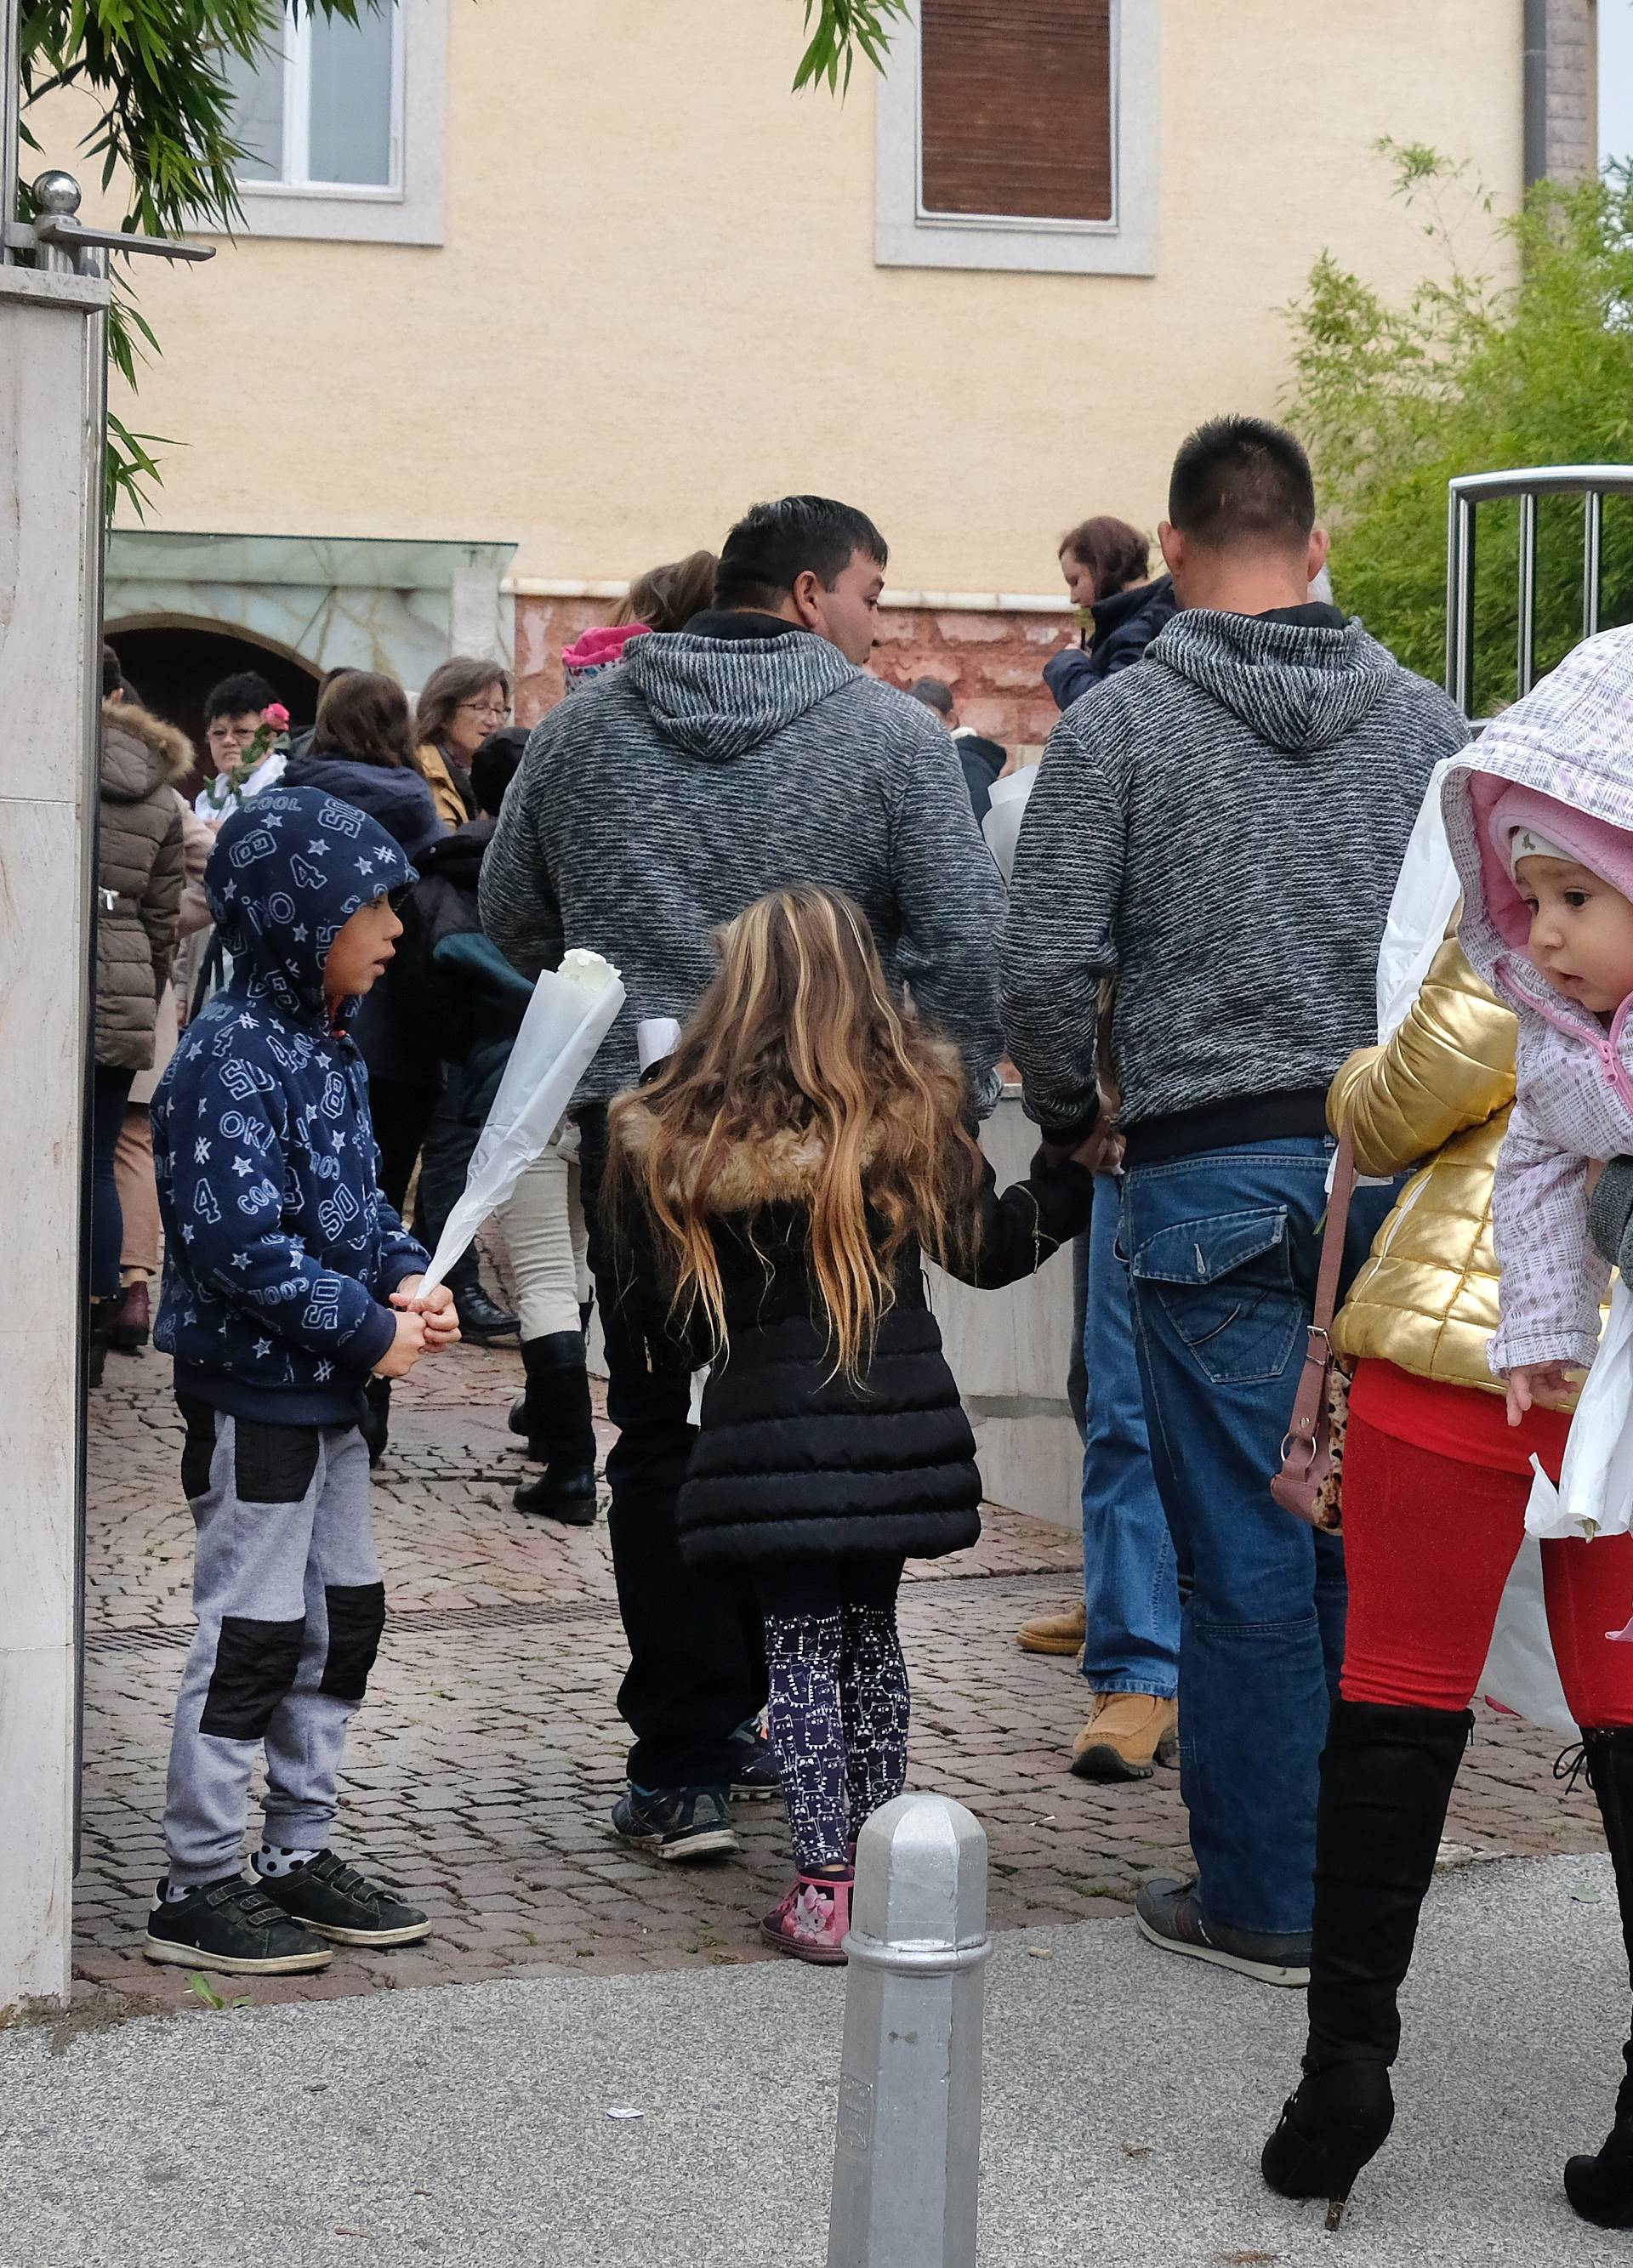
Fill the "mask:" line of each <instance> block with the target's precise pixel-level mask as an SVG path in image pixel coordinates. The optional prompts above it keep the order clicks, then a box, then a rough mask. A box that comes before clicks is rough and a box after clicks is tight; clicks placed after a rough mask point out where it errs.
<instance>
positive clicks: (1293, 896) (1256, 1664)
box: [1004, 417, 1466, 1985]
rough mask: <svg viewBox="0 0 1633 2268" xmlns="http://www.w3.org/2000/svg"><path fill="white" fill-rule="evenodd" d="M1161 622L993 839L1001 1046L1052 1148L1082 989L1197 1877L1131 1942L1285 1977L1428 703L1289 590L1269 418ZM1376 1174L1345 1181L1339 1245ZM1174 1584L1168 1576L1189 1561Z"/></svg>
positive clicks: (1306, 489)
mask: <svg viewBox="0 0 1633 2268" xmlns="http://www.w3.org/2000/svg"><path fill="white" fill-rule="evenodd" d="M1161 541H1162V547H1163V554H1164V558H1165V559H1166V561H1167V563H1168V566H1169V569H1170V571H1171V573H1172V575H1173V578H1174V588H1175V592H1176V594H1177V596H1178V598H1179V606H1180V609H1181V611H1180V612H1179V614H1178V615H1176V616H1175V617H1174V619H1173V621H1172V622H1171V623H1170V624H1169V625H1168V627H1167V629H1166V630H1164V631H1163V633H1162V635H1161V637H1158V638H1157V639H1156V641H1155V642H1154V643H1153V644H1151V645H1150V647H1149V649H1148V650H1147V652H1146V655H1145V659H1144V662H1143V664H1142V666H1141V667H1140V668H1138V669H1130V670H1126V671H1124V672H1123V673H1122V674H1120V675H1119V676H1117V677H1115V678H1113V679H1112V681H1111V682H1110V683H1108V684H1106V685H1105V686H1103V687H1102V688H1101V689H1100V690H1099V691H1098V692H1097V694H1096V695H1095V696H1094V698H1093V699H1092V700H1091V701H1086V702H1081V703H1078V704H1077V705H1076V706H1075V707H1074V708H1072V709H1069V710H1068V711H1067V712H1066V714H1065V715H1064V716H1063V717H1062V718H1061V719H1060V723H1059V724H1058V725H1056V726H1055V728H1054V731H1053V734H1052V735H1051V737H1050V741H1049V746H1048V749H1047V752H1046V755H1045V758H1044V762H1043V767H1042V770H1041V772H1040V774H1039V777H1038V785H1037V788H1036V790H1035V792H1034V793H1033V795H1032V798H1031V803H1030V805H1029V806H1028V809H1027V813H1026V816H1025V819H1024V821H1023V825H1022V828H1021V836H1020V842H1019V844H1018V846H1017V849H1016V860H1015V872H1014V877H1013V881H1012V885H1011V895H1010V909H1009V930H1008V934H1007V937H1006V941H1005V954H1004V961H1005V966H1004V1002H1005V1010H1006V1015H1007V1030H1008V1036H1009V1045H1010V1049H1011V1052H1012V1053H1013V1055H1014V1057H1015V1059H1016V1063H1017V1064H1019V1066H1020V1069H1021V1073H1022V1078H1023V1083H1024V1087H1025V1092H1026V1097H1027V1103H1028V1107H1029V1108H1030V1109H1031V1113H1032V1115H1033V1116H1034V1117H1036V1118H1037V1119H1038V1121H1039V1122H1040V1123H1042V1124H1043V1126H1044V1127H1045V1128H1046V1130H1048V1131H1049V1133H1050V1135H1051V1138H1053V1139H1060V1138H1064V1137H1063V1134H1062V1130H1068V1129H1069V1130H1070V1138H1074V1139H1075V1138H1080V1137H1081V1135H1082V1133H1083V1130H1085V1129H1086V1128H1087V1127H1088V1126H1089V1125H1090V1124H1091V1123H1093V1121H1094V1119H1095V1117H1096V1116H1097V1108H1098V1105H1097V1054H1096V1028H1097V1005H1098V1000H1099V993H1100V987H1101V984H1102V983H1103V982H1104V981H1105V979H1107V978H1110V979H1112V980H1113V981H1114V983H1115V988H1116V990H1115V997H1114V1005H1113V1009H1112V1070H1113V1072H1114V1074H1115V1078H1116V1082H1117V1086H1118V1087H1119V1091H1120V1094H1121V1098H1122V1101H1121V1111H1120V1124H1121V1127H1122V1130H1123V1133H1124V1136H1125V1138H1126V1142H1127V1153H1126V1174H1125V1180H1124V1187H1123V1198H1122V1214H1121V1225H1120V1233H1119V1240H1118V1242H1119V1249H1120V1251H1121V1252H1122V1253H1123V1254H1124V1255H1126V1256H1127V1266H1128V1269H1129V1273H1130V1279H1131V1289H1132V1292H1133V1300H1134V1336H1135V1344H1136V1353H1137V1357H1138V1361H1139V1367H1140V1373H1141V1387H1142V1398H1143V1401H1144V1403H1145V1410H1146V1418H1147V1421H1148V1425H1149V1433H1150V1442H1151V1454H1152V1456H1153V1459H1154V1462H1155V1464H1156V1476H1157V1483H1158V1486H1159V1488H1160V1491H1161V1493H1162V1498H1163V1504H1164V1511H1165V1512H1166V1513H1167V1517H1168V1523H1169V1526H1170V1528H1171V1531H1172V1534H1173V1538H1174V1543H1175V1545H1176V1547H1177V1550H1178V1553H1179V1567H1180V1572H1181V1578H1182V1587H1183V1588H1185V1589H1186V1590H1187V1591H1188V1596H1187V1597H1186V1603H1185V1607H1184V1613H1183V1617H1182V1630H1181V1639H1180V1666H1179V1687H1180V1694H1181V1719H1180V1762H1181V1771H1182V1775H1183V1782H1182V1784H1183V1788H1184V1793H1185V1797H1186V1804H1187V1806H1188V1808H1189V1811H1190V1822H1191V1841H1192V1847H1193V1852H1194V1853H1195V1857H1196V1861H1197V1870H1198V1879H1197V1880H1196V1881H1195V1882H1193V1883H1179V1882H1172V1881H1170V1882H1153V1883H1148V1884H1147V1885H1146V1886H1145V1888H1144V1889H1143V1890H1142V1893H1141V1896H1140V1902H1139V1916H1140V1923H1141V1926H1142V1929H1143V1930H1144V1932H1145V1933H1146V1935H1147V1936H1148V1937H1149V1938H1150V1939H1151V1940H1153V1941H1154V1942H1156V1944H1159V1945H1162V1946H1164V1947H1165V1948H1169V1949H1171V1950H1172V1951H1175V1952H1179V1953H1186V1954H1191V1955H1195V1956H1197V1957H1199V1958H1201V1959H1203V1960H1208V1961H1213V1962H1219V1963H1221V1964H1223V1965H1224V1966H1226V1967H1230V1968H1234V1969H1238V1970H1242V1971H1243V1972H1244V1973H1245V1974H1247V1975H1249V1976H1252V1977H1260V1978H1261V1979H1264V1980H1265V1981H1267V1982H1271V1983H1275V1984H1284V1985H1290V1984H1299V1983H1302V1982H1303V1981H1304V1977H1305V1976H1306V1973H1307V1965H1308V1960H1309V1944H1310V1939H1309V1930H1310V1908H1311V1891H1312V1880H1311V1878H1312V1868H1313V1864H1314V1838H1315V1803H1316V1779H1317V1770H1316V1767H1317V1760H1318V1758H1319V1755H1320V1751H1321V1744H1322V1739H1323V1733H1324V1727H1325V1725H1326V1712H1327V1701H1328V1695H1329V1692H1330V1691H1331V1690H1333V1688H1334V1685H1335V1683H1336V1679H1337V1674H1338V1669H1339V1666H1340V1661H1341V1655H1342V1651H1343V1622H1344V1586H1343V1559H1342V1550H1341V1546H1340V1544H1339V1543H1338V1542H1337V1540H1336V1538H1334V1537H1332V1536H1327V1535H1317V1534H1315V1533H1314V1531H1313V1530H1312V1529H1311V1528H1307V1527H1305V1526H1304V1525H1303V1524H1302V1523H1301V1522H1300V1521H1297V1520H1295V1519H1293V1518H1291V1517H1290V1516H1289V1514H1288V1513H1284V1512H1282V1511H1281V1510H1280V1509H1279V1508H1278V1507H1277V1506H1276V1505H1275V1503H1274V1502H1273V1501H1272V1499H1271V1496H1270V1491H1269V1482H1270V1476H1271V1475H1272V1474H1273V1473H1274V1472H1275V1469H1276V1468H1277V1466H1278V1464H1279V1462H1280V1461H1281V1447H1282V1436H1283V1434H1284V1432H1285V1431H1286V1426H1287V1422H1288V1418H1289V1414H1290V1412H1291V1410H1292V1403H1293V1395H1294V1388H1295V1383H1296V1379H1297V1371H1298V1367H1299V1365H1300V1363H1301V1360H1302V1358H1303V1355H1304V1345H1305V1338H1306V1327H1307V1326H1308V1323H1309V1322H1310V1316H1311V1310H1312V1302H1313V1295H1314V1288H1315V1274H1316V1265H1317V1260H1318V1257H1319V1248H1320V1241H1321V1223H1322V1219H1323V1216H1324V1214H1325V1211H1326V1178H1327V1171H1328V1167H1329V1163H1330V1160H1331V1154H1332V1148H1333V1145H1332V1143H1331V1142H1330V1140H1329V1139H1328V1138H1327V1132H1326V1089H1327V1086H1328V1084H1329V1082H1330V1081H1331V1079H1332V1078H1333V1075H1334V1072H1335V1071H1337V1070H1338V1067H1339V1065H1340V1064H1341V1063H1342V1062H1343V1061H1344V1059H1345V1057H1347V1056H1348V1055H1349V1053H1350V1051H1351V1049H1354V1048H1356V1047H1358V1046H1361V1045H1363V1044H1364V1043H1366V1042H1370V1041H1371V1040H1372V1039H1373V1038H1374V1037H1375V1035H1376V1013H1377V1012H1376V977H1375V971H1376V964H1377V958H1378V941H1379V939H1380V937H1381V935H1382V932H1383V925H1384V917H1385V911H1386V909H1387V907H1388V903H1389V898H1390V895H1391V892H1392V890H1393V886H1394V880H1395V876H1396V872H1397V870H1398V868H1399V865H1400V857H1401V853H1402V851H1403V850H1404V848H1405V845H1406V841H1407V837H1408V834H1409V832H1410V830H1411V827H1412V823H1413V821H1414V820H1415V817H1416V814H1417V811H1418V806H1419V805H1420V803H1421V802H1422V796H1423V790H1424V786H1425V784H1426V783H1427V780H1428V777H1429V773H1430V769H1431V767H1432V766H1433V764H1434V762H1435V761H1436V760H1437V758H1438V757H1440V756H1444V755H1449V754H1450V753H1451V752H1452V750H1453V749H1455V748H1457V747H1459V746H1460V745H1461V743H1462V741H1463V740H1464V738H1465V737H1466V733H1465V726H1464V723H1463V719H1462V718H1461V717H1460V716H1459V713H1458V711H1457V710H1456V709H1455V707H1454V706H1453V704H1452V703H1451V702H1450V701H1449V700H1448V699H1447V697H1446V696H1445V694H1444V693H1442V692H1441V691H1439V689H1437V687H1435V686H1432V685H1430V684H1428V683H1426V682H1425V681H1423V680H1422V678H1419V677H1415V676H1414V675H1413V674H1411V673H1410V672H1409V671H1407V670H1404V669H1402V668H1401V667H1400V665H1399V663H1397V662H1396V661H1395V660H1394V659H1393V658H1392V657H1391V656H1390V655H1389V654H1388V653H1387V652H1385V650H1384V648H1383V647H1382V646H1380V645H1379V644H1378V643H1377V641H1376V640H1375V639H1373V638H1371V637H1368V635H1367V633H1366V632H1365V630H1363V628H1362V627H1361V625H1360V623H1359V622H1350V621H1347V620H1346V618H1345V617H1344V616H1343V615H1341V613H1340V612H1339V611H1338V609H1337V608H1335V607H1332V606H1328V605H1325V604H1321V603H1316V602H1312V600H1310V598H1309V589H1310V585H1311V583H1312V581H1313V580H1314V578H1315V577H1316V576H1317V575H1318V573H1319V571H1320V570H1321V568H1322V566H1323V563H1324V562H1325V560H1326V536H1325V535H1324V534H1322V532H1321V531H1320V529H1319V528H1318V527H1316V526H1315V498H1314V490H1313V484H1312V479H1311V474H1310V467H1309V463H1308V460H1306V458H1305V456H1304V451H1303V450H1302V449H1301V448H1300V447H1299V446H1298V443H1297V441H1296V440H1295V439H1294V438H1293V437H1292V435H1291V434H1290V433H1286V432H1283V431H1282V430H1281V429H1280V428H1279V427H1277V426H1275V425H1269V424H1266V423H1263V422H1262V421H1260V420H1259V419H1256V418H1247V417H1225V418H1217V419H1215V420H1214V421H1213V422H1212V423H1208V424H1207V425H1204V426H1203V427H1202V428H1201V430H1200V431H1198V432H1196V433H1193V435H1192V436H1191V438H1190V439H1189V440H1187V441H1186V444H1185V446H1184V447H1183V448H1182V449H1181V450H1180V452H1179V457H1178V459H1177V460H1176V462H1175V466H1174V477H1173V484H1172V489H1171V496H1170V502H1169V518H1168V519H1167V521H1166V522H1165V523H1164V526H1163V528H1162V530H1161ZM1382 1203H1383V1198H1382V1194H1381V1193H1380V1192H1378V1191H1375V1190H1373V1191H1362V1192H1359V1193H1358V1194H1357V1197H1356V1202H1355V1204H1354V1205H1353V1207H1352V1209H1351V1213H1350V1224H1349V1227H1350V1256H1351V1258H1352V1260H1355V1261H1357V1262H1358V1260H1359V1259H1360V1257H1361V1256H1363V1254H1364V1253H1365V1251H1366V1249H1367V1246H1368V1244H1369V1242H1370V1241H1371V1234H1372V1233H1373V1231H1374V1229H1375V1228H1376V1227H1377V1226H1378V1222H1379V1221H1380V1219H1381V1218H1382ZM1187 1579H1188V1580H1187Z"/></svg>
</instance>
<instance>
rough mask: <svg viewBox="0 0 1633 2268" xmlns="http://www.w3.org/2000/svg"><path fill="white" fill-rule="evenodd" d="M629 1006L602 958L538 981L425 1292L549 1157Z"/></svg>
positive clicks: (583, 958)
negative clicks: (526, 1174) (578, 1092)
mask: <svg viewBox="0 0 1633 2268" xmlns="http://www.w3.org/2000/svg"><path fill="white" fill-rule="evenodd" d="M623 1005H624V984H623V980H622V979H621V978H620V976H619V975H618V972H617V969H616V968H613V967H612V966H611V964H610V962H608V961H603V960H602V957H601V955H600V954H598V953H580V952H573V953H570V954H567V955H566V957H565V960H564V961H563V962H562V964H561V967H560V968H558V969H547V970H546V971H545V973H544V974H543V976H541V977H540V978H539V980H538V983H536V985H535V986H534V988H533V998H532V999H531V1000H529V1001H528V1010H527V1013H526V1015H524V1016H523V1018H522V1020H521V1030H520V1031H519V1032H518V1033H517V1035H516V1038H515V1043H514V1046H513V1047H512V1049H511V1051H510V1061H509V1062H508V1063H507V1064H506V1066H505V1076H504V1078H503V1079H501V1080H500V1081H499V1093H498V1094H496V1095H495V1096H494V1098H493V1108H491V1110H490V1111H489V1113H488V1117H487V1123H486V1125H484V1128H483V1130H482V1133H481V1136H480V1138H479V1139H478V1141H477V1146H476V1149H475V1151H474V1152H473V1153H472V1156H471V1160H470V1171H469V1173H468V1174H467V1175H466V1176H465V1190H464V1194H463V1196H462V1197H461V1198H460V1200H459V1202H458V1203H457V1204H455V1206H454V1210H453V1211H452V1212H451V1213H449V1215H448V1220H447V1227H446V1228H445V1229H444V1230H443V1232H442V1237H441V1241H440V1243H439V1244H438V1246H437V1249H436V1253H435V1256H434V1257H433V1258H432V1263H431V1266H430V1267H429V1269H427V1270H426V1271H425V1281H424V1283H423V1284H422V1285H421V1286H420V1290H421V1292H430V1291H433V1290H434V1289H435V1288H436V1286H437V1285H439V1284H440V1283H441V1282H442V1280H443V1278H445V1277H446V1276H447V1272H448V1270H449V1269H450V1268H451V1267H452V1266H453V1265H454V1262H455V1261H456V1260H457V1259H458V1258H459V1256H460V1255H461V1254H462V1252H463V1251H464V1250H465V1248H466V1247H467V1245H469V1242H470V1240H471V1238H472V1237H473V1236H475V1234H476V1233H477V1230H478V1229H479V1228H480V1227H481V1226H482V1224H483V1222H484V1220H486V1219H487V1218H488V1216H489V1214H490V1213H491V1212H494V1211H497V1210H498V1208H499V1206H500V1205H502V1204H504V1202H505V1200H506V1197H508V1196H509V1195H510V1193H511V1191H512V1190H513V1189H514V1188H515V1186H516V1183H517V1182H518V1181H519V1180H520V1179H521V1175H522V1172H523V1169H524V1168H525V1167H528V1166H530V1165H531V1164H532V1163H533V1160H535V1159H536V1158H537V1157H539V1156H541V1155H542V1154H543V1151H544V1149H545V1148H546V1146H547V1145H548V1144H549V1142H550V1137H551V1136H552V1135H553V1134H554V1132H555V1131H556V1129H557V1127H558V1125H559V1123H561V1117H562V1114H563V1112H564V1111H565V1109H566V1108H567V1105H568V1104H569V1103H570V1102H571V1101H572V1100H573V1090H574V1088H575V1087H576V1086H578V1083H579V1081H580V1079H582V1078H583V1076H584V1074H585V1072H586V1071H587V1070H588V1069H589V1067H590V1065H591V1064H592V1063H593V1062H594V1061H595V1055H596V1051H597V1049H599V1048H600V1046H601V1043H602V1041H603V1040H604V1039H605V1038H606V1036H607V1035H608V1033H609V1032H610V1030H611V1029H612V1026H613V1021H614V1019H615V1018H616V1017H617V1013H618V1011H619V1009H620V1008H621V1007H622V1006H623Z"/></svg>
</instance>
